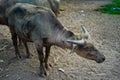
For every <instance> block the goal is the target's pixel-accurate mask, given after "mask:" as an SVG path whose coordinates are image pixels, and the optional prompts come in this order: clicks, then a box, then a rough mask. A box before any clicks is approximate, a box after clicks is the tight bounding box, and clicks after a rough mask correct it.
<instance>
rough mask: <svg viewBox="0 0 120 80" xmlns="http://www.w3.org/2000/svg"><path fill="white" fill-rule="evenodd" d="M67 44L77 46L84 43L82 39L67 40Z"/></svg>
mask: <svg viewBox="0 0 120 80" xmlns="http://www.w3.org/2000/svg"><path fill="white" fill-rule="evenodd" d="M67 42H70V43H73V44H78V45H83V44H84V43H85V40H84V39H81V40H67Z"/></svg>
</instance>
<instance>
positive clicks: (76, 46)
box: [67, 26, 105, 63]
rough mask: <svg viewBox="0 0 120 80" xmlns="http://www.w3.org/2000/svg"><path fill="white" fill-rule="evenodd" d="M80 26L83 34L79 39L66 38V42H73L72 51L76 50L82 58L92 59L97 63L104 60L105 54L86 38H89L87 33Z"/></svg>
mask: <svg viewBox="0 0 120 80" xmlns="http://www.w3.org/2000/svg"><path fill="white" fill-rule="evenodd" d="M81 27H82V31H83V33H84V36H83V38H82V39H81V40H67V41H68V42H70V43H72V44H73V47H72V52H73V51H74V52H76V53H77V54H78V55H79V56H82V57H84V58H87V59H90V60H94V61H96V62H97V63H102V62H104V61H105V56H104V55H103V54H102V53H100V52H99V50H98V49H97V48H96V47H95V46H94V45H93V44H92V43H90V42H88V41H89V40H87V39H88V38H89V33H88V31H87V30H86V28H85V27H84V26H81Z"/></svg>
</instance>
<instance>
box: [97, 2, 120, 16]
mask: <svg viewBox="0 0 120 80" xmlns="http://www.w3.org/2000/svg"><path fill="white" fill-rule="evenodd" d="M99 11H100V12H103V13H108V14H117V15H120V0H114V3H113V4H106V5H105V6H104V7H103V8H102V9H99Z"/></svg>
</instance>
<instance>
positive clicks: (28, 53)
mask: <svg viewBox="0 0 120 80" xmlns="http://www.w3.org/2000/svg"><path fill="white" fill-rule="evenodd" d="M22 42H23V44H24V46H25V49H26V53H27V58H31V54H30V51H29V48H28V45H27V42H26V41H24V40H22Z"/></svg>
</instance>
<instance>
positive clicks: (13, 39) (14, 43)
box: [10, 29, 21, 59]
mask: <svg viewBox="0 0 120 80" xmlns="http://www.w3.org/2000/svg"><path fill="white" fill-rule="evenodd" d="M10 31H11V35H12V41H13V45H14V48H15V54H16V57H17V58H18V59H19V58H21V55H20V53H19V50H18V45H17V34H16V33H15V32H14V30H13V29H10Z"/></svg>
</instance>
